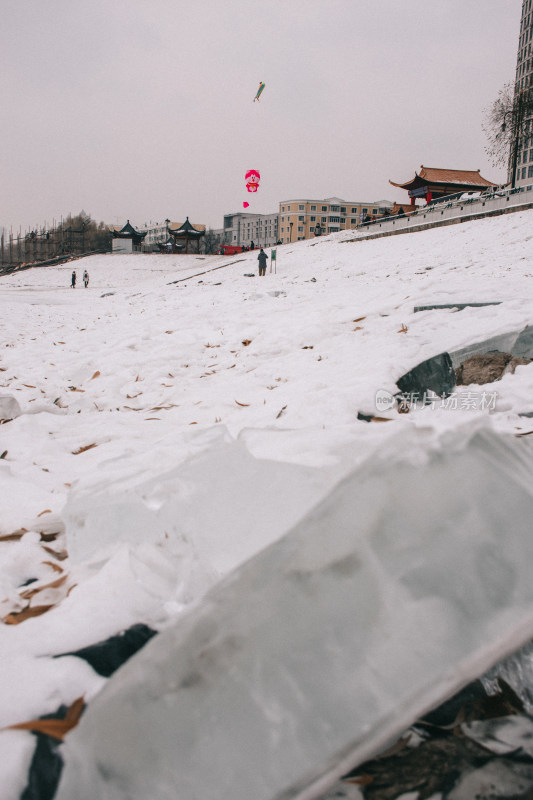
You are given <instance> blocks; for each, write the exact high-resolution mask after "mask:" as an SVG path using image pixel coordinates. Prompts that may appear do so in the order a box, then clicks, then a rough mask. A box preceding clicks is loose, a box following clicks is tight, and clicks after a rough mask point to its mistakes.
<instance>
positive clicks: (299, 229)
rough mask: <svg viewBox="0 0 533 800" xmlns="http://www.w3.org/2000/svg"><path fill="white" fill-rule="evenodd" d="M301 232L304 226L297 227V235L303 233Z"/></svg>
mask: <svg viewBox="0 0 533 800" xmlns="http://www.w3.org/2000/svg"><path fill="white" fill-rule="evenodd" d="M303 232H304V226H303V225H298V233H303Z"/></svg>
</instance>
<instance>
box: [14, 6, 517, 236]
mask: <svg viewBox="0 0 533 800" xmlns="http://www.w3.org/2000/svg"><path fill="white" fill-rule="evenodd" d="M521 7H522V0H379V2H366V1H365V2H363V0H262V2H258V0H113V2H111V1H110V0H68V2H67V0H3V2H2V14H1V23H2V44H1V48H0V67H1V69H0V96H1V97H2V107H3V124H2V132H1V141H2V147H1V150H0V164H1V171H0V180H1V184H0V185H1V190H0V225H4V226H6V227H9V226H11V225H12V226H13V228H14V229H17V230H18V227H19V225H21V226H22V228H23V230H24V229H25V228H26V227H31V226H35V225H39V226H40V225H42V224H44V222H45V221H47V222H48V223H49V224H51V222H52V220H53V219H54V218H55V219H56V220H57V219H59V218H60V217H61V216H62V215H63V216H66V215H67V214H68V213H69V212H71V213H72V214H76V213H78V212H79V211H80V210H81V209H84V210H85V211H86V212H88V213H89V214H91V216H92V217H93V218H94V219H96V220H97V221H100V220H104V221H105V222H107V223H112V224H116V223H123V222H125V221H126V219H127V218H129V219H130V220H131V221H132V222H133V223H135V224H137V225H141V224H143V223H144V222H149V221H150V220H154V221H163V220H164V219H165V218H166V217H169V218H170V219H171V220H175V221H180V220H183V219H184V218H185V216H186V215H188V216H189V218H190V219H191V221H193V222H203V223H206V224H208V225H210V226H212V227H215V228H217V227H222V217H223V214H225V213H230V212H236V211H240V210H242V202H243V200H249V201H250V208H249V209H248V210H250V211H257V212H260V213H269V212H275V211H277V209H278V203H279V201H280V200H285V199H290V198H299V197H307V198H317V199H318V198H325V197H330V196H334V195H335V196H338V197H342V198H343V199H346V200H364V201H367V200H368V201H372V200H381V199H390V200H394V199H399V200H402V201H405V199H406V193H405V192H403V191H402V190H400V189H395V188H394V187H392V186H390V184H389V183H388V180H389V178H391V179H392V180H394V181H406V180H407V179H409V178H411V177H412V176H413V174H414V171H415V170H416V169H418V168H419V167H420V165H421V164H424V165H426V166H431V167H448V168H454V167H455V168H459V169H478V168H480V169H481V173H482V175H484V176H485V177H487V178H489V179H492V180H495V181H502V180H504V178H505V175H504V174H503V172H502V171H501V170H499V169H495V168H494V167H492V166H491V164H490V162H489V161H488V158H487V156H486V155H485V144H486V140H485V135H484V133H483V131H482V128H481V123H482V119H483V111H484V109H485V108H486V107H487V106H488V105H489V104H490V103H491V102H492V101H493V100H494V99H495V98H496V96H497V93H498V91H499V89H500V88H501V87H502V86H503V84H504V83H506V82H508V81H511V80H513V78H514V71H515V64H516V51H517V45H518V35H519V27H520V12H521ZM260 81H264V82H265V83H266V88H265V90H264V92H263V95H262V97H261V101H260V103H253V102H252V100H253V97H254V95H255V92H256V90H257V87H258V85H259V82H260ZM250 168H255V169H258V170H259V171H260V172H261V186H260V189H259V192H258V193H257V194H256V195H250V194H248V193H247V192H246V189H245V185H244V183H245V181H244V173H245V172H246V170H248V169H250Z"/></svg>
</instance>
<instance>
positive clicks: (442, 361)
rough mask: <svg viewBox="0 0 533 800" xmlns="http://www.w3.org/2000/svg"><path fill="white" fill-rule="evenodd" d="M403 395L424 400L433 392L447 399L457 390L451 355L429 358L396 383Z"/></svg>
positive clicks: (443, 354)
mask: <svg viewBox="0 0 533 800" xmlns="http://www.w3.org/2000/svg"><path fill="white" fill-rule="evenodd" d="M396 385H397V386H398V389H399V390H400V391H401V392H402V393H403V394H409V395H411V394H412V395H416V396H418V397H420V398H423V397H424V395H425V394H426V393H427V392H428V391H429V390H431V391H432V392H435V394H437V395H439V397H445V396H446V395H448V394H450V393H451V392H453V390H454V389H455V371H454V369H453V366H452V360H451V358H450V355H449V353H440V354H439V355H438V356H433V357H432V358H428V359H427V360H426V361H422V363H421V364H418V366H416V367H414V368H413V369H411V370H409V372H406V373H405V375H402V377H401V378H399V379H398V380H397V381H396Z"/></svg>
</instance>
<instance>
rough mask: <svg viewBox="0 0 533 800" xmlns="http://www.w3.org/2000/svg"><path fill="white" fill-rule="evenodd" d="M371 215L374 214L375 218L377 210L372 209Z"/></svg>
mask: <svg viewBox="0 0 533 800" xmlns="http://www.w3.org/2000/svg"><path fill="white" fill-rule="evenodd" d="M372 213H373V214H374V216H376V214H377V213H378V210H377V208H373V209H372Z"/></svg>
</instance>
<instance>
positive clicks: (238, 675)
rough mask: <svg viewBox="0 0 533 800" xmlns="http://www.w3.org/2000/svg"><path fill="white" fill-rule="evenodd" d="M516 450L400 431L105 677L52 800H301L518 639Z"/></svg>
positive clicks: (531, 620) (523, 487)
mask: <svg viewBox="0 0 533 800" xmlns="http://www.w3.org/2000/svg"><path fill="white" fill-rule="evenodd" d="M532 475H533V452H532V450H531V444H530V443H529V442H528V440H527V438H526V439H523V438H520V439H519V438H511V437H507V438H503V437H501V436H498V435H497V434H495V433H493V432H491V431H490V430H486V429H483V428H482V429H478V430H477V431H476V430H473V427H470V428H468V429H465V428H462V429H460V430H458V431H456V432H455V433H454V434H450V433H447V434H443V435H442V436H441V437H440V438H438V437H436V436H435V434H432V433H431V432H430V431H427V430H426V431H424V430H421V429H418V430H409V431H404V432H402V434H400V435H399V437H398V438H396V439H395V440H389V441H388V443H387V450H386V454H384V455H383V456H382V457H376V458H373V459H372V461H371V463H367V464H365V465H364V466H363V467H361V468H358V469H357V470H355V471H353V472H352V473H351V474H350V475H349V476H348V477H346V478H345V479H344V480H343V481H342V482H341V483H339V484H338V485H337V486H336V487H335V488H334V489H333V490H332V491H331V493H330V494H329V496H328V497H327V498H326V499H324V500H323V501H322V502H321V503H320V504H319V505H318V506H317V507H316V508H315V509H314V510H312V511H311V512H310V513H309V514H308V515H307V516H306V517H305V518H304V519H303V520H302V521H301V522H300V523H298V524H297V525H296V526H295V527H293V528H292V530H290V531H289V532H288V533H287V534H286V535H285V536H284V537H282V538H281V539H280V540H278V541H276V542H274V543H273V544H272V545H270V546H269V547H268V548H266V549H265V550H264V551H262V552H260V553H259V554H257V555H256V556H254V557H253V558H251V559H250V560H249V561H247V562H246V563H245V564H243V565H241V566H239V567H238V568H237V569H236V570H235V571H234V572H232V573H231V574H230V575H228V576H227V578H225V579H224V580H223V581H221V582H220V583H219V584H217V585H216V586H215V587H213V589H212V590H211V591H210V592H209V593H208V594H207V595H206V597H205V598H204V600H203V602H202V603H201V604H199V605H198V606H196V607H195V608H193V609H192V610H191V611H190V612H188V613H187V614H186V615H184V616H183V617H182V618H181V619H180V620H178V622H177V623H176V624H175V625H174V626H173V627H171V628H168V629H166V630H163V631H162V632H161V633H160V634H159V635H158V636H157V637H155V638H154V639H152V640H151V641H150V642H149V643H148V644H147V645H146V647H144V648H143V650H141V651H140V652H139V653H138V654H137V655H135V656H134V657H133V658H132V659H131V660H130V661H129V662H128V663H127V664H125V665H124V666H123V667H122V668H121V669H119V670H118V671H117V672H116V673H115V674H114V675H113V677H112V678H111V679H110V680H109V682H108V683H107V685H106V687H105V688H104V689H103V691H102V692H101V693H100V695H98V696H97V697H96V698H95V699H94V700H93V701H92V702H91V704H90V705H89V707H88V709H87V711H86V713H85V714H84V716H83V718H82V720H81V723H80V725H79V727H78V728H77V729H76V730H74V731H73V732H72V733H70V734H69V736H68V737H67V741H66V744H65V747H64V756H65V769H64V774H63V776H62V780H61V783H60V787H59V791H58V800H72V798H73V797H76V798H77V800H93V798H95V797H98V798H99V800H146V798H150V800H170V799H171V798H172V800H176V798H179V800H220V798H229V797H231V798H232V800H250V798H253V800H274V799H276V800H281V799H282V798H283V799H285V798H298V799H299V800H310V799H311V798H314V797H318V796H320V795H321V794H322V793H323V792H324V791H326V790H327V789H328V787H329V786H330V785H332V783H333V782H334V780H336V779H337V778H338V777H339V776H340V775H342V774H343V773H344V772H346V771H347V770H348V769H349V768H351V767H353V766H355V765H357V764H358V763H361V762H363V761H364V760H365V759H367V758H369V757H370V756H372V755H374V754H375V753H376V752H378V751H379V750H380V749H381V748H382V747H383V746H386V745H387V744H388V743H389V742H390V741H392V740H394V738H395V737H396V736H398V735H399V734H400V733H401V732H403V731H404V730H405V729H406V728H407V727H408V726H409V725H410V724H412V722H413V721H414V720H415V719H417V718H418V717H419V716H420V715H421V714H422V713H424V712H426V711H427V710H429V709H431V708H433V707H435V706H436V705H438V704H439V703H440V702H441V701H442V700H444V699H445V698H447V697H448V696H450V695H452V694H453V693H455V692H456V691H457V690H458V689H459V688H461V687H462V686H463V685H465V684H466V683H468V682H469V681H470V680H472V679H473V678H475V677H477V676H479V675H481V674H482V673H483V672H484V671H485V670H486V669H488V668H489V667H490V666H492V665H493V664H495V663H496V662H498V661H499V660H500V659H502V658H503V657H504V656H506V655H507V654H508V653H510V652H512V651H514V650H516V649H517V648H518V647H520V646H521V645H522V644H524V643H525V642H526V641H527V640H528V639H529V638H531V636H532V635H533V581H532V580H531V574H532V571H533V536H532V535H531V534H532V520H533V491H532V480H531V478H532Z"/></svg>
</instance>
